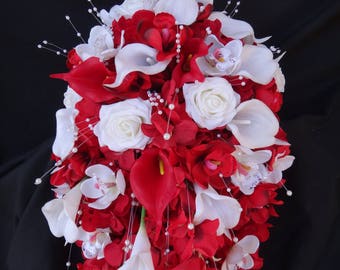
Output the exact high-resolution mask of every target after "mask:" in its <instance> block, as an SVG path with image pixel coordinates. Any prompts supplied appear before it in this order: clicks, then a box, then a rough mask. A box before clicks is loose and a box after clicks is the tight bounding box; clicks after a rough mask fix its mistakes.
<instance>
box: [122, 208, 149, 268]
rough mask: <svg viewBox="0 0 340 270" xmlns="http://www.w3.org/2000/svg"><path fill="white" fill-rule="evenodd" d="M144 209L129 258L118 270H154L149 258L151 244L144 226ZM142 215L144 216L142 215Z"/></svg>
mask: <svg viewBox="0 0 340 270" xmlns="http://www.w3.org/2000/svg"><path fill="white" fill-rule="evenodd" d="M143 211H145V210H144V209H143V210H142V221H141V223H140V227H139V230H138V233H137V236H136V239H135V242H134V244H133V248H132V252H131V256H130V258H129V259H128V260H127V261H126V262H124V264H123V265H122V266H121V267H119V268H118V270H137V269H138V270H154V269H155V268H154V265H153V262H152V256H151V244H150V240H149V237H148V235H147V232H146V229H145V224H144V214H145V212H143ZM143 213H144V214H143Z"/></svg>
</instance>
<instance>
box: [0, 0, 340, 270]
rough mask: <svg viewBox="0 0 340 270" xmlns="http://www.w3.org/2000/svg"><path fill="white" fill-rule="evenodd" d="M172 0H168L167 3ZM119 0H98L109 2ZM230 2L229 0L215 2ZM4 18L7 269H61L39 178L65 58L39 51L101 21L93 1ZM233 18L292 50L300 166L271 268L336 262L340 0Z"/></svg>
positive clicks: (3, 262) (20, 10) (45, 4)
mask: <svg viewBox="0 0 340 270" xmlns="http://www.w3.org/2000/svg"><path fill="white" fill-rule="evenodd" d="M169 1H170V0H169ZM114 3H117V1H116V2H114V1H108V0H106V1H104V0H101V1H99V0H98V1H95V4H96V5H97V7H98V8H106V9H109V8H110V7H111V6H112V5H113V4H114ZM215 3H216V9H219V10H221V9H223V7H224V5H225V1H215ZM1 7H2V12H1V16H0V20H1V28H0V36H1V41H0V48H1V50H0V91H1V99H0V116H1V132H0V136H1V137H0V164H2V165H1V166H0V177H1V178H0V192H1V196H0V207H1V208H0V215H1V216H0V218H1V222H0V224H1V225H0V233H1V238H0V239H2V240H1V241H2V244H1V248H0V254H1V256H0V257H1V259H0V269H3V270H18V269H24V270H30V269H49V270H54V269H63V268H64V266H63V265H64V263H65V261H66V258H65V255H66V252H67V251H66V249H64V248H63V242H62V240H60V239H55V238H53V237H51V235H50V233H49V231H48V227H47V223H46V222H45V221H44V219H43V218H42V215H41V212H40V207H41V206H42V205H43V204H44V203H45V202H46V201H47V200H49V199H51V198H52V193H50V192H49V189H50V186H49V184H48V182H46V183H44V184H43V185H41V186H40V187H39V188H36V187H35V186H34V185H32V183H33V182H34V178H35V177H37V176H38V175H40V174H41V173H42V172H43V171H44V170H45V169H46V168H47V166H48V163H49V154H50V147H51V143H52V141H53V136H54V134H55V117H54V114H55V111H56V110H57V109H58V108H60V107H61V106H62V99H63V93H64V91H65V89H66V84H65V83H64V82H62V81H59V80H52V79H50V78H49V74H51V73H59V72H63V71H66V66H65V58H63V57H58V56H56V55H54V54H51V53H48V52H46V51H42V50H39V49H38V48H37V44H38V43H40V42H41V41H42V40H44V39H46V40H48V41H50V42H54V43H56V44H58V45H60V46H62V47H65V48H66V49H70V48H72V47H73V46H75V45H77V44H78V43H80V41H79V39H77V37H76V36H75V34H74V32H73V30H72V28H71V26H70V25H69V24H68V23H67V22H66V20H65V19H64V16H65V15H70V16H71V18H72V21H73V22H74V24H75V25H77V27H78V28H79V30H80V31H81V32H82V33H83V35H84V37H85V38H87V33H88V32H89V29H90V28H91V27H92V26H93V25H95V23H96V22H95V20H94V19H93V18H92V17H91V16H90V15H89V14H88V13H87V9H88V8H89V4H88V3H87V1H86V0H72V1H68V0H60V1H55V2H52V1H43V0H36V1H11V2H10V1H6V2H5V3H2V4H1ZM235 18H239V19H243V20H246V21H248V22H249V23H250V24H251V25H252V26H253V28H254V30H255V33H256V36H257V37H260V38H261V37H264V36H268V35H270V36H272V38H271V39H270V40H269V41H268V42H266V45H267V46H270V45H274V46H279V47H280V48H281V50H282V51H287V54H286V55H285V57H284V58H283V59H282V60H281V62H280V63H281V66H282V69H283V72H284V74H285V76H286V80H287V85H286V92H285V94H284V107H283V110H282V111H281V113H280V117H281V119H282V126H283V127H284V129H285V130H286V131H287V132H288V138H289V141H290V142H291V144H292V151H293V154H294V155H295V156H296V158H297V159H296V162H295V164H294V166H293V167H292V168H291V169H289V171H287V172H286V173H285V176H286V177H287V179H288V186H289V188H291V189H292V190H293V192H294V196H293V197H292V198H287V197H286V196H285V195H284V192H283V191H282V194H281V195H280V197H282V198H283V199H284V200H285V202H286V204H285V205H284V206H282V207H280V208H279V209H278V211H279V213H280V215H281V217H280V218H279V219H275V220H273V223H274V225H275V226H274V228H273V229H272V230H271V232H272V235H271V238H270V240H269V241H268V242H266V243H264V244H263V245H262V250H261V255H262V256H264V258H265V267H264V269H265V270H270V269H275V270H288V269H289V270H324V269H337V268H338V258H339V256H340V245H339V242H340V230H339V228H340V213H339V207H340V173H339V172H340V170H339V168H340V154H339V153H340V139H339V138H340V132H339V130H340V128H339V125H340V117H339V116H340V106H339V104H340V87H339V85H340V83H339V79H340V53H339V50H340V49H339V43H340V5H339V1H337V0H310V1H307V0H285V1H279V0H244V1H242V3H241V6H240V12H239V13H238V14H237V16H235Z"/></svg>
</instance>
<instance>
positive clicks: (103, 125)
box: [94, 98, 151, 152]
mask: <svg viewBox="0 0 340 270" xmlns="http://www.w3.org/2000/svg"><path fill="white" fill-rule="evenodd" d="M99 118H100V121H99V122H98V124H97V125H96V126H95V127H94V134H95V135H96V136H97V137H98V140H99V143H100V145H101V146H107V147H108V148H110V149H111V150H112V151H115V152H123V151H126V150H128V149H144V147H145V146H146V145H147V143H148V142H149V141H150V138H149V137H147V136H145V135H144V133H143V132H142V129H141V126H142V124H143V123H146V124H150V123H151V122H150V118H151V104H150V103H149V102H147V101H144V100H142V99H140V98H135V99H128V100H125V101H121V102H117V103H114V104H111V105H103V106H102V107H101V109H100V112H99Z"/></svg>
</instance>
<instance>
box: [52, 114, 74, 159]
mask: <svg viewBox="0 0 340 270" xmlns="http://www.w3.org/2000/svg"><path fill="white" fill-rule="evenodd" d="M77 114H78V110H76V109H73V108H67V109H60V110H58V111H57V112H56V119H57V132H56V137H55V140H54V143H53V146H52V151H53V154H55V155H56V156H57V157H60V158H61V159H64V158H66V157H67V156H68V155H69V154H70V152H71V150H72V148H73V146H74V142H75V138H76V135H75V134H76V133H77V131H78V129H77V127H76V125H75V117H76V115H77Z"/></svg>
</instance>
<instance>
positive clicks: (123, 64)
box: [105, 43, 170, 88]
mask: <svg viewBox="0 0 340 270" xmlns="http://www.w3.org/2000/svg"><path fill="white" fill-rule="evenodd" d="M157 53H158V51H157V50H155V49H154V48H151V47H149V46H147V45H144V44H141V43H133V44H127V45H125V46H124V47H123V48H122V49H121V50H120V51H119V52H118V53H117V55H116V57H115V58H114V59H115V67H116V73H117V75H116V80H115V81H114V82H113V83H107V84H105V86H106V87H109V88H116V87H118V86H120V85H121V84H122V82H123V80H124V78H125V77H126V75H128V74H129V73H131V72H135V71H140V72H142V73H144V74H148V75H154V74H157V73H160V72H162V71H163V70H164V69H165V68H166V67H167V66H168V64H169V62H170V60H164V61H158V60H157Z"/></svg>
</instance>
